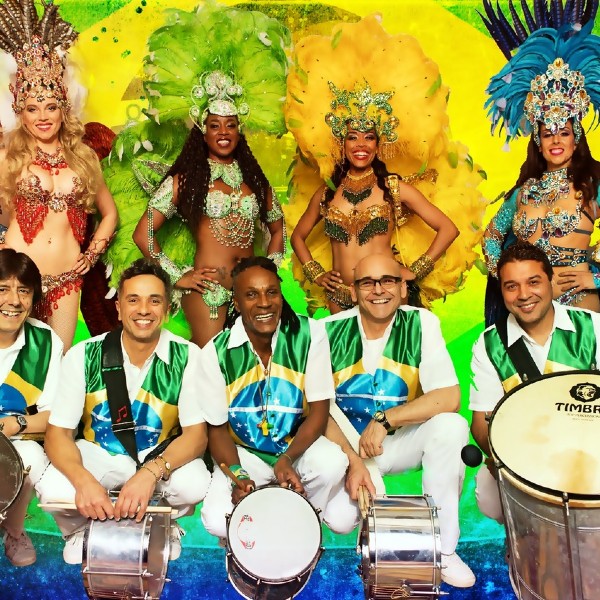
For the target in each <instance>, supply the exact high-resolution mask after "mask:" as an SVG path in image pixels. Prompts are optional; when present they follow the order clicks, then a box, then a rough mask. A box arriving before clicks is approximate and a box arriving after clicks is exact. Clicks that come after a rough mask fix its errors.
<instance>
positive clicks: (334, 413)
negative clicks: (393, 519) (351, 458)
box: [329, 398, 385, 496]
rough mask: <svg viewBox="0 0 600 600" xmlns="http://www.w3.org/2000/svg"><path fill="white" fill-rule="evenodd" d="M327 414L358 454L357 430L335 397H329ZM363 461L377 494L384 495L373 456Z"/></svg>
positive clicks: (383, 487) (358, 438)
mask: <svg viewBox="0 0 600 600" xmlns="http://www.w3.org/2000/svg"><path fill="white" fill-rule="evenodd" d="M329 414H330V415H331V417H332V419H333V420H334V421H335V422H336V423H337V424H338V426H339V428H340V429H341V430H342V433H343V434H344V435H345V436H346V439H347V440H348V442H350V445H351V446H352V448H353V449H354V451H355V452H356V453H357V454H358V443H359V441H360V435H358V431H356V429H355V428H354V425H352V423H351V422H350V419H348V417H347V416H346V415H345V414H344V412H343V411H342V409H341V408H340V407H339V406H338V405H337V402H336V401H335V398H332V399H331V402H330V403H329ZM363 462H364V463H365V467H367V470H368V471H369V475H371V480H372V481H373V485H374V486H375V491H376V492H377V495H378V496H385V484H384V483H383V477H382V476H381V473H380V471H379V467H378V466H377V463H376V462H375V459H374V458H366V459H363Z"/></svg>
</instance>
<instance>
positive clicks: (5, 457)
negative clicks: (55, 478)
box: [0, 432, 25, 523]
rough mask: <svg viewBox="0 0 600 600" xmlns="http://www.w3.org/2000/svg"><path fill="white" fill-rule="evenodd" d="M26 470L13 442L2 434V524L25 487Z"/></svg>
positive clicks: (0, 434)
mask: <svg viewBox="0 0 600 600" xmlns="http://www.w3.org/2000/svg"><path fill="white" fill-rule="evenodd" d="M24 477H25V470H24V468H23V461H22V460H21V456H20V455H19V453H18V452H17V451H16V449H15V447H14V446H13V444H12V442H11V441H10V440H9V439H8V438H7V437H6V436H5V435H4V434H3V433H1V432H0V481H1V482H2V485H0V523H2V521H4V519H5V518H6V511H7V510H8V509H9V508H10V506H11V504H12V503H13V502H14V501H15V498H16V497H17V496H18V494H19V492H20V491H21V487H22V486H23V478H24Z"/></svg>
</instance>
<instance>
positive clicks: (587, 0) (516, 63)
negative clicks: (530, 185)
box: [480, 0, 600, 143]
mask: <svg viewBox="0 0 600 600" xmlns="http://www.w3.org/2000/svg"><path fill="white" fill-rule="evenodd" d="M483 6H484V10H485V14H486V16H485V17H484V16H483V15H481V14H480V16H481V18H482V19H483V22H484V23H485V25H486V27H487V29H488V31H489V32H490V34H491V36H492V38H493V39H494V40H495V42H496V44H497V45H498V47H499V48H500V50H501V51H502V53H503V54H504V56H506V58H507V59H508V63H507V64H506V65H505V66H504V67H503V68H502V70H501V71H500V72H499V73H498V74H497V75H494V76H493V77H492V78H491V81H490V84H489V86H488V88H487V93H488V95H489V98H488V100H487V101H486V103H485V107H486V108H487V109H488V115H489V116H490V118H491V121H492V126H491V130H492V133H494V132H495V130H496V129H497V128H498V127H499V128H500V130H502V129H504V130H505V132H506V139H507V141H509V140H511V139H513V138H515V137H517V136H519V135H523V136H527V135H529V134H530V133H531V132H532V131H533V133H534V136H535V138H536V141H537V142H538V143H539V132H538V128H539V124H540V123H543V124H544V125H546V127H548V128H549V129H550V130H552V131H556V130H558V129H560V128H561V127H564V126H565V123H566V122H567V120H569V119H572V121H573V130H574V132H575V136H576V137H578V136H579V135H580V133H581V120H582V119H583V117H584V116H585V115H586V113H587V111H588V108H589V105H590V103H591V104H592V105H593V106H594V111H595V113H596V115H597V113H598V110H599V109H600V85H599V82H600V38H599V37H598V36H595V35H593V34H592V33H591V32H592V27H593V25H594V18H595V16H596V13H597V10H598V0H580V1H577V0H566V2H565V3H563V0H551V2H550V5H548V3H547V1H546V0H534V2H533V7H532V9H530V8H529V7H528V5H527V3H526V1H525V0H521V7H522V11H523V15H524V16H523V20H521V18H520V17H519V15H518V14H517V12H516V10H515V7H514V5H513V2H512V0H509V11H510V15H511V19H512V22H513V24H512V25H511V24H510V22H509V20H508V18H507V16H506V15H504V14H503V13H502V11H501V9H500V8H499V7H498V8H497V12H495V11H494V9H493V7H492V5H491V2H490V0H484V2H483ZM486 17H487V18H486Z"/></svg>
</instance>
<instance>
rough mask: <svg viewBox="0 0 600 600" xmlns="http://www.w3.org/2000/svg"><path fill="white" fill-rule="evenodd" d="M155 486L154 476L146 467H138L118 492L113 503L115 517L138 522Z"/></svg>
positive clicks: (144, 511) (144, 512)
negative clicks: (117, 496)
mask: <svg viewBox="0 0 600 600" xmlns="http://www.w3.org/2000/svg"><path fill="white" fill-rule="evenodd" d="M155 487H156V477H155V476H154V475H153V474H152V473H151V472H150V471H148V469H140V470H139V471H138V472H137V473H136V474H135V475H134V476H133V477H132V478H131V479H130V480H129V481H127V482H126V483H125V485H124V486H123V487H122V488H121V491H120V492H119V498H118V499H117V501H116V503H115V519H117V521H118V520H119V519H127V518H129V519H133V517H135V520H136V521H137V522H138V523H139V522H140V521H141V520H142V519H143V518H144V515H145V514H146V509H147V508H148V502H149V501H150V498H152V494H153V493H154V488H155Z"/></svg>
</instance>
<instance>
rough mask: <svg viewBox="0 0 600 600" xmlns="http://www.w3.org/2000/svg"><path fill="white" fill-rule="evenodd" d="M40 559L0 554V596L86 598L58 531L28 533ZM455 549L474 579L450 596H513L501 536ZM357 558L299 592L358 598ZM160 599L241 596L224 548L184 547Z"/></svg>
mask: <svg viewBox="0 0 600 600" xmlns="http://www.w3.org/2000/svg"><path fill="white" fill-rule="evenodd" d="M31 538H32V540H33V543H34V545H35V547H36V549H37V553H38V561H37V563H36V564H35V565H33V566H31V567H25V568H15V567H12V566H11V565H10V564H9V563H8V561H7V560H6V558H5V557H4V556H2V557H1V558H0V573H1V574H2V575H1V583H2V586H1V588H0V598H2V600H21V599H23V600H25V599H27V600H71V599H79V598H81V599H85V598H86V597H87V596H86V594H85V591H84V588H83V583H82V579H81V569H80V567H79V566H72V565H66V564H65V563H64V562H63V560H62V540H61V538H60V537H59V536H57V535H51V534H47V533H46V534H43V533H32V534H31ZM458 552H459V553H460V555H461V556H462V557H463V559H464V560H465V561H466V562H467V563H468V564H469V565H470V566H471V568H472V569H473V571H474V572H475V574H476V576H477V583H476V584H475V586H474V587H473V588H470V589H468V590H458V589H455V588H451V587H449V586H447V585H445V584H444V585H443V590H444V591H446V592H449V594H450V595H449V596H445V597H446V598H450V599H452V600H479V599H484V598H485V599H488V600H514V598H515V596H514V594H513V592H512V589H511V587H510V583H509V581H508V574H507V570H506V564H505V562H504V543H503V541H502V540H493V541H485V542H484V541H473V542H462V543H461V544H460V545H459V548H458ZM357 565H358V559H357V556H356V553H355V551H354V549H353V548H335V549H328V550H326V551H325V553H324V554H323V556H322V558H321V560H320V561H319V563H318V565H317V567H316V569H315V571H314V573H313V575H312V577H311V579H310V581H309V582H308V585H307V586H306V588H305V589H304V591H303V592H302V593H301V594H300V595H299V596H297V597H298V598H300V599H304V600H313V599H315V600H316V599H317V598H318V599H329V598H331V599H334V598H335V600H350V599H355V600H361V599H362V598H363V591H362V582H361V579H360V577H359V576H358V574H357V571H356V567H357ZM168 577H169V579H171V581H170V583H167V584H166V585H165V588H164V591H163V594H162V598H163V599H164V600H169V599H170V600H174V599H177V600H179V599H181V600H192V599H194V600H203V599H207V600H208V599H211V600H212V599H215V600H216V599H220V598H222V599H227V600H229V599H237V598H241V596H239V595H238V594H237V593H236V591H235V590H234V589H233V588H232V586H231V584H230V583H229V582H228V581H227V574H226V572H225V560H224V550H222V549H219V548H215V547H209V548H199V547H191V546H187V545H186V543H185V540H184V543H183V552H182V555H181V558H180V559H179V560H177V561H175V562H172V563H170V565H169V571H168Z"/></svg>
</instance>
